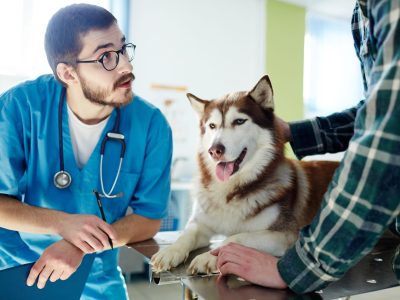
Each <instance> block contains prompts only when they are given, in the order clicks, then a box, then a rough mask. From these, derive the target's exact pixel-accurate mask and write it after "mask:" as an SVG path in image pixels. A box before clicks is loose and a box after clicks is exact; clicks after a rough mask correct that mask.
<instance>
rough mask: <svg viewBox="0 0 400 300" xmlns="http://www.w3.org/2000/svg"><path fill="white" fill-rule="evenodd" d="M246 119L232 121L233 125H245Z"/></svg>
mask: <svg viewBox="0 0 400 300" xmlns="http://www.w3.org/2000/svg"><path fill="white" fill-rule="evenodd" d="M246 121H247V119H236V120H234V121H233V125H242V124H244V123H246Z"/></svg>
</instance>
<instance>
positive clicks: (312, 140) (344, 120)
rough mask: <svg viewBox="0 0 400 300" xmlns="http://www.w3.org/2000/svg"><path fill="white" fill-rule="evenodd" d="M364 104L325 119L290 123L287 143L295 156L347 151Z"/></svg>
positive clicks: (360, 103) (362, 102) (319, 118)
mask: <svg viewBox="0 0 400 300" xmlns="http://www.w3.org/2000/svg"><path fill="white" fill-rule="evenodd" d="M363 104H364V101H360V102H359V103H358V104H357V105H356V106H354V107H352V108H350V109H347V110H344V111H342V112H340V113H334V114H331V115H329V116H326V117H317V118H314V119H309V120H303V121H299V122H290V123H289V127H290V129H289V131H290V135H288V137H289V141H290V144H291V146H292V149H293V151H294V153H295V154H296V156H297V157H298V158H299V159H301V158H303V157H304V156H308V155H314V154H325V153H336V152H340V151H344V150H346V149H347V147H348V144H349V141H350V139H351V137H352V136H353V134H354V120H355V118H356V115H357V111H358V109H359V108H360V107H361V106H362V105H363Z"/></svg>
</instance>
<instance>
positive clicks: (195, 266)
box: [188, 252, 218, 274]
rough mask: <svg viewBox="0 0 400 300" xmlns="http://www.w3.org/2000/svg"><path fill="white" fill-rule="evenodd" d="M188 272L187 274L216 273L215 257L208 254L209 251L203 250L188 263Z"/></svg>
mask: <svg viewBox="0 0 400 300" xmlns="http://www.w3.org/2000/svg"><path fill="white" fill-rule="evenodd" d="M188 273H189V274H197V273H205V274H212V273H218V270H217V257H216V256H214V255H212V254H210V252H205V253H203V254H200V255H197V256H196V257H195V258H194V259H193V260H192V262H191V263H190V266H189V268H188Z"/></svg>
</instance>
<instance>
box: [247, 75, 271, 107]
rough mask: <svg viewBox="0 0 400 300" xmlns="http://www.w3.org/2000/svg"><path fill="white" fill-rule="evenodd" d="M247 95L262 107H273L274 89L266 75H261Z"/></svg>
mask: <svg viewBox="0 0 400 300" xmlns="http://www.w3.org/2000/svg"><path fill="white" fill-rule="evenodd" d="M249 96H250V97H251V98H253V99H254V101H256V102H257V103H258V104H260V105H261V106H262V107H263V108H270V109H274V91H273V90H272V84H271V81H270V80H269V77H268V75H265V76H263V77H262V78H261V79H260V80H259V81H258V82H257V84H256V86H255V87H254V88H253V89H252V90H251V91H250V92H249Z"/></svg>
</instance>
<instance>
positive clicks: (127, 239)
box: [112, 214, 161, 247]
mask: <svg viewBox="0 0 400 300" xmlns="http://www.w3.org/2000/svg"><path fill="white" fill-rule="evenodd" d="M160 224H161V220H153V219H148V218H145V217H142V216H139V215H135V214H131V215H127V216H125V217H124V218H122V219H121V220H119V221H117V222H115V223H114V224H112V226H113V228H114V229H115V231H116V232H117V240H116V241H113V243H114V247H120V246H124V245H127V244H130V243H134V242H139V241H144V240H147V239H149V238H152V237H153V236H154V235H155V234H156V233H157V232H158V231H159V229H160Z"/></svg>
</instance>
